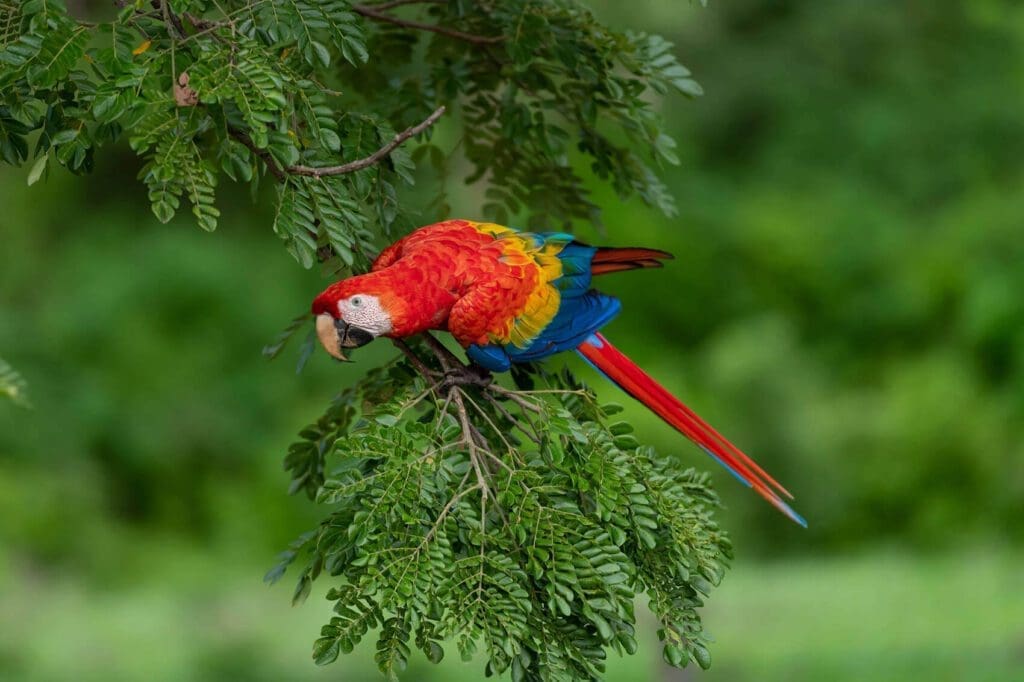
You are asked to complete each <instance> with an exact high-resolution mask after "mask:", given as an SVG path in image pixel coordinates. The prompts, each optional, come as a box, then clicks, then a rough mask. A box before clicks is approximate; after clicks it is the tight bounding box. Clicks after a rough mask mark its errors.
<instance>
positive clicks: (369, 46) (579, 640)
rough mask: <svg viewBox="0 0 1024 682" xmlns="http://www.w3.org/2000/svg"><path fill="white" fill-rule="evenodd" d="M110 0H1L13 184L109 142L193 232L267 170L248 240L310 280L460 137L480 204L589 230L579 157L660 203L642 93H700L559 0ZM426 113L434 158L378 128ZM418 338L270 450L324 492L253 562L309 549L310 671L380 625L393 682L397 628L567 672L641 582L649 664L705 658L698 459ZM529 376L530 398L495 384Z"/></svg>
mask: <svg viewBox="0 0 1024 682" xmlns="http://www.w3.org/2000/svg"><path fill="white" fill-rule="evenodd" d="M115 4H116V5H117V6H118V8H119V11H117V13H116V16H115V17H113V18H112V19H110V20H109V21H103V22H99V23H95V22H91V21H81V20H78V19H76V18H73V17H71V16H69V14H68V13H67V10H66V8H65V7H64V5H63V4H62V3H61V2H59V0H29V1H28V2H24V3H18V4H11V3H5V4H4V5H3V9H4V16H3V18H2V20H0V25H2V26H3V27H4V28H3V33H2V34H0V39H2V42H0V64H2V65H3V66H4V70H3V72H2V74H0V93H2V100H0V134H2V138H0V153H2V156H3V158H4V160H5V161H7V162H9V163H14V164H18V163H21V162H24V161H28V160H29V159H30V157H31V158H32V159H34V160H33V165H32V168H31V171H30V172H29V175H28V181H29V184H34V183H36V182H37V181H38V180H39V179H40V178H42V177H44V176H45V175H46V174H47V173H49V171H50V170H51V168H53V167H55V166H61V167H63V168H66V169H67V170H69V171H71V172H72V173H84V172H88V171H91V170H92V169H93V166H94V162H95V154H96V151H97V149H99V148H100V147H101V146H103V145H105V144H109V143H113V142H117V141H119V140H124V141H127V142H128V144H129V145H130V148H131V150H132V151H133V152H134V154H135V155H137V156H138V157H139V158H140V159H141V160H142V166H141V169H140V170H139V172H138V178H139V179H140V180H141V181H142V183H143V184H144V185H145V187H146V189H147V194H148V199H149V202H150V205H151V207H152V211H153V213H154V215H155V216H156V217H157V218H158V219H159V220H160V221H162V222H168V221H170V220H172V219H173V218H174V216H175V215H176V214H177V213H178V212H179V210H180V209H181V208H182V207H183V206H187V207H188V208H189V209H190V210H191V213H192V216H193V217H194V219H195V222H196V223H197V224H198V225H199V227H201V228H202V229H204V230H207V231H212V230H214V229H216V227H217V225H218V222H219V219H220V217H221V210H220V208H218V205H217V196H218V195H217V193H218V184H219V183H220V181H221V180H222V179H223V178H224V177H227V178H229V179H231V180H233V181H235V182H237V183H241V184H247V185H248V186H249V187H250V188H251V189H252V191H253V192H254V193H257V192H259V189H260V186H261V184H262V183H263V182H264V181H265V180H267V179H270V180H272V181H273V184H274V185H275V187H274V191H275V192H276V210H275V215H274V219H273V223H272V226H273V230H274V232H275V233H276V234H277V235H278V236H279V237H280V238H281V239H282V240H283V242H284V243H285V246H286V248H287V249H288V251H289V252H290V253H291V254H292V255H293V256H294V257H295V259H296V260H297V261H298V262H299V263H301V264H302V265H303V266H304V267H306V268H309V267H311V266H312V265H313V264H314V263H315V262H316V261H318V260H319V261H327V266H328V269H329V270H331V271H333V272H334V273H339V272H341V273H349V272H353V271H360V270H363V269H365V268H366V267H367V266H368V263H369V258H370V257H371V256H372V254H373V253H374V251H375V250H376V249H377V248H378V247H379V246H380V245H381V244H382V243H384V242H385V241H386V240H387V239H388V238H391V237H394V236H396V235H397V234H398V231H399V230H404V229H407V228H408V227H410V226H411V225H413V224H415V223H414V220H415V214H414V212H413V211H412V210H411V209H410V208H409V207H408V205H407V204H406V203H405V202H402V201H400V196H399V192H400V190H401V189H402V188H403V187H407V186H409V185H412V184H413V182H414V180H415V178H416V175H414V172H415V171H416V170H417V164H419V165H421V166H423V165H429V166H430V167H431V168H432V170H433V171H434V174H435V176H437V177H438V178H439V179H440V180H442V181H441V182H440V183H439V184H440V187H441V189H440V192H439V193H438V194H437V195H436V196H435V197H434V199H433V202H432V205H433V209H432V210H434V211H435V212H437V213H439V214H446V213H447V212H448V208H447V201H448V199H447V194H446V192H445V187H446V185H445V183H444V182H443V179H444V176H445V175H446V174H447V169H448V168H449V167H450V166H451V161H452V160H453V159H452V158H451V157H453V156H457V155H459V154H461V156H462V158H463V160H464V161H465V162H467V165H468V167H469V169H470V170H469V172H468V176H467V178H466V180H467V181H468V182H470V183H474V182H477V181H480V182H483V183H485V187H486V190H485V193H484V195H485V197H486V200H485V202H484V203H483V206H482V207H481V212H482V213H483V215H484V216H485V217H489V218H493V219H496V220H499V221H503V222H504V221H508V220H509V219H510V218H511V217H512V216H513V215H522V214H528V216H529V218H528V220H527V221H526V222H527V224H528V225H530V226H552V225H553V224H561V225H563V226H566V227H571V226H572V225H573V223H574V222H576V221H579V220H584V221H591V222H594V223H597V222H598V221H599V211H598V207H597V205H596V204H595V203H594V202H593V201H592V200H591V198H590V194H589V192H590V190H589V189H588V188H587V187H585V186H584V182H583V179H582V176H581V174H580V172H579V171H578V170H577V169H578V168H579V167H581V165H589V170H590V172H591V173H593V174H594V175H595V176H597V177H598V178H600V179H603V180H606V181H607V182H608V184H609V185H610V186H611V187H612V188H613V189H614V191H615V192H616V193H617V195H618V196H620V197H623V198H626V197H629V196H632V195H637V196H639V197H640V198H641V199H642V200H643V201H645V202H646V203H648V204H650V205H652V206H654V207H657V208H658V209H660V210H661V211H662V212H663V213H664V214H666V215H672V214H673V213H674V211H675V205H674V203H673V200H672V198H671V195H670V194H669V193H668V191H667V190H666V188H665V186H664V185H663V184H662V182H661V181H660V180H659V179H658V177H657V174H656V170H658V169H661V168H663V167H664V166H665V165H666V164H668V165H671V164H677V163H678V158H677V156H676V153H675V147H676V143H675V141H674V140H673V139H672V138H671V137H670V136H669V135H668V134H667V133H666V132H664V131H663V129H662V126H661V122H660V119H659V117H658V115H657V114H656V112H655V107H654V104H653V102H654V100H655V98H657V97H660V96H662V95H665V94H667V93H668V92H670V91H676V92H678V93H682V94H684V95H689V96H694V95H698V94H700V92H701V91H700V87H699V86H698V85H697V84H696V82H695V81H693V80H692V78H691V74H690V72H689V71H688V70H687V69H686V68H685V67H683V66H682V65H681V64H679V63H678V61H677V60H676V58H675V56H674V55H673V53H672V46H671V44H670V43H669V42H667V41H666V40H664V39H663V38H661V37H658V36H653V35H648V34H645V33H632V32H629V33H624V32H619V31H615V30H612V29H610V28H608V27H607V26H605V25H603V24H602V23H600V22H598V21H597V20H596V19H595V18H594V16H593V15H592V14H591V13H590V12H589V11H588V10H586V9H585V8H584V7H582V6H581V5H580V4H578V3H577V2H575V1H574V0H553V1H551V2H538V1H537V0H514V1H511V2H501V3H491V2H482V3H466V2H463V1H462V0H451V1H450V2H432V1H430V0H422V1H419V2H415V1H408V0H406V1H399V2H383V3H379V4H376V5H362V4H357V3H350V2H347V1H345V0H331V1H329V2H307V1H305V0H281V1H279V0H254V1H251V2H243V1H238V0H235V1H225V2H217V1H216V0H212V1H207V0H156V1H155V2H143V1H142V0H136V1H135V2H128V1H122V2H117V3H115ZM413 17H415V18H413ZM446 111H447V112H448V113H449V115H450V117H452V118H456V119H457V120H458V122H459V123H460V124H461V130H462V132H461V133H458V139H457V142H456V145H455V149H453V150H452V151H451V152H446V151H445V150H444V149H442V148H441V147H440V146H439V145H435V144H421V145H420V146H419V147H418V148H416V149H415V151H413V152H410V151H409V150H407V149H406V148H405V147H404V146H403V144H404V143H405V142H407V141H408V140H409V139H410V138H413V137H416V136H420V135H424V134H429V131H430V130H431V128H432V126H433V125H434V124H435V123H436V122H437V120H438V119H439V118H440V117H441V116H442V114H444V113H445V112H446ZM30 139H34V148H33V149H32V150H31V153H30V144H29V141H30ZM456 160H457V159H456ZM299 326H301V325H300V324H293V325H292V326H291V327H289V331H288V332H286V333H285V334H284V335H283V336H282V337H281V338H280V339H279V340H278V341H276V342H275V343H274V344H273V345H272V346H271V347H269V348H268V349H267V351H266V352H267V354H268V355H276V354H277V353H278V352H279V351H280V349H281V347H282V346H283V344H284V343H285V342H286V341H287V338H288V336H289V334H290V333H291V332H293V331H295V330H297V329H298V328H299ZM432 344H433V345H432ZM310 347H311V346H308V345H307V348H310ZM438 348H439V347H438V346H436V343H435V342H433V340H432V339H428V342H427V345H426V346H425V347H418V348H417V349H416V350H408V349H406V350H407V354H408V359H407V360H406V361H405V362H404V363H402V364H399V365H394V366H392V367H390V368H389V369H388V370H387V371H377V372H371V373H370V374H369V375H368V377H367V378H366V379H364V380H363V381H362V382H360V384H359V385H358V387H356V388H354V389H351V390H349V391H346V392H344V393H343V394H342V395H341V396H340V397H339V398H338V399H337V401H336V402H335V404H334V405H333V406H332V407H331V409H330V410H329V411H328V412H327V414H325V415H324V417H323V418H321V419H320V420H319V421H318V422H317V424H316V425H314V426H313V427H310V429H308V430H307V431H305V432H303V434H302V435H301V438H302V439H301V440H300V442H299V443H297V444H295V445H294V446H293V447H292V448H291V450H290V451H289V455H288V458H287V461H286V464H287V465H288V467H289V468H290V469H291V471H292V473H293V483H292V490H293V491H297V490H300V489H301V490H305V491H306V492H307V494H309V495H310V496H311V497H313V498H315V499H316V500H317V502H318V503H320V504H322V505H326V506H328V508H329V510H330V511H329V512H328V513H327V517H326V519H325V520H324V521H323V522H322V523H321V524H320V526H319V527H318V528H317V530H316V531H315V532H314V533H312V534H310V535H308V536H306V537H305V539H304V540H302V541H300V542H299V543H298V544H297V545H296V546H295V547H294V548H293V549H292V550H291V551H290V552H289V553H288V554H287V556H286V561H285V564H284V565H283V566H282V567H280V568H279V569H277V571H276V572H275V573H274V576H279V574H280V572H281V571H283V570H284V566H286V565H287V563H289V562H290V561H292V560H294V559H295V558H296V557H297V556H298V555H300V554H303V553H305V554H308V555H309V556H310V563H309V564H308V566H307V568H305V569H304V570H303V572H302V573H301V575H300V579H299V588H298V590H297V593H296V598H297V599H301V598H302V597H304V596H305V595H306V594H307V593H308V592H309V590H310V586H311V583H312V581H313V580H314V579H316V578H317V577H318V576H319V575H320V574H321V573H322V572H326V573H328V574H330V575H332V576H335V578H336V582H335V587H334V589H333V590H332V591H331V593H330V595H329V597H330V598H331V599H332V600H334V601H336V602H337V607H336V609H335V610H336V613H337V615H336V617H334V618H333V619H332V620H331V622H330V623H329V624H328V625H326V626H325V627H324V630H323V632H322V635H323V636H322V638H321V639H320V640H318V642H317V643H316V646H315V648H314V658H315V660H316V661H317V662H318V663H327V662H331V661H333V660H334V659H335V658H336V657H337V656H338V654H339V652H341V651H350V650H351V648H352V647H353V646H354V644H355V643H356V642H357V641H358V640H359V639H360V638H361V637H362V636H363V635H364V634H365V633H366V632H367V631H368V630H369V629H370V628H371V627H377V628H379V630H380V632H379V635H378V640H377V650H378V654H377V661H378V665H379V667H380V669H381V670H382V671H384V672H385V673H387V674H388V675H389V676H391V677H394V676H395V675H396V674H397V673H398V672H399V671H400V670H402V669H403V668H404V667H405V664H406V661H407V659H408V656H409V652H410V643H412V644H414V645H415V646H417V647H418V648H419V649H421V650H422V651H423V652H424V653H425V654H426V656H427V657H428V659H430V660H432V661H436V660H439V658H440V657H441V656H442V655H443V648H442V642H443V641H444V640H447V639H454V640H455V641H456V644H457V646H458V648H459V649H460V652H461V653H462V655H463V656H464V657H469V656H471V655H472V654H473V652H474V651H475V648H476V646H477V644H478V643H482V644H483V649H484V654H485V656H486V659H487V664H486V666H487V672H488V673H498V672H502V671H505V670H511V673H512V677H513V679H517V680H518V679H580V678H594V677H598V676H599V675H600V674H601V672H602V670H603V663H602V661H603V659H604V657H605V656H606V650H607V649H610V648H611V649H615V650H617V651H620V652H622V651H625V652H629V653H633V652H634V651H635V650H636V647H637V643H636V639H635V637H634V634H635V617H634V612H633V601H634V597H635V596H636V595H637V594H639V593H641V592H642V593H646V594H647V595H648V597H649V599H650V604H651V608H652V610H653V611H654V612H655V613H656V614H657V616H658V618H659V619H660V621H661V625H662V627H661V629H660V630H659V636H660V637H661V639H662V641H663V642H664V656H665V659H666V661H668V662H669V663H670V664H672V665H677V666H683V665H686V664H687V662H688V661H690V660H693V661H696V662H697V663H699V664H700V665H701V666H703V667H706V666H707V665H708V662H709V657H708V653H707V650H706V648H705V643H706V642H705V638H704V636H703V633H702V630H701V622H700V618H699V617H698V614H697V608H698V607H699V606H701V605H702V600H703V598H704V596H705V595H706V594H707V593H708V591H709V590H710V588H711V586H712V585H713V584H716V583H717V582H718V581H719V579H720V578H721V576H722V573H723V571H724V569H725V565H726V562H727V560H728V557H729V552H730V549H729V543H728V541H727V540H726V539H725V537H724V536H723V535H722V533H721V532H720V531H719V530H718V527H717V526H716V524H715V523H714V521H713V520H712V519H711V510H712V508H713V507H714V506H715V505H716V499H715V497H714V495H713V494H712V493H711V492H710V490H709V488H708V487H707V480H706V479H705V477H704V476H702V475H700V474H697V473H696V472H693V471H688V472H679V471H676V470H675V468H674V466H673V465H672V464H671V463H670V462H669V461H668V460H666V459H665V458H663V457H660V456H658V455H656V454H655V453H654V452H653V450H651V449H649V448H642V447H640V446H639V444H638V443H637V442H636V440H635V439H634V438H633V437H632V436H631V435H630V434H629V432H630V430H631V429H630V427H629V426H628V424H626V423H624V422H618V423H608V420H607V417H608V416H609V415H610V414H611V413H612V410H611V409H610V408H598V407H597V406H596V404H595V402H594V398H593V396H592V394H591V393H590V392H589V391H588V390H587V389H585V388H584V387H582V386H580V385H577V384H576V383H575V380H574V379H573V378H572V377H571V376H570V375H567V374H566V375H552V374H549V373H547V372H546V371H544V370H542V369H540V368H532V369H529V370H523V372H521V373H520V374H519V375H518V376H517V382H518V383H519V384H520V386H519V389H520V390H511V389H507V388H502V387H500V386H498V385H497V384H494V383H488V382H485V381H482V380H481V378H480V377H478V376H475V375H472V374H471V373H469V374H467V372H468V371H469V370H467V369H466V368H465V366H464V365H462V363H461V362H460V361H458V360H457V359H455V358H454V357H452V356H450V355H445V353H443V352H441V351H439V350H438ZM428 350H430V351H431V352H432V353H433V355H431V352H427V351H428ZM306 357H308V351H307V352H304V353H303V359H302V360H300V366H301V364H302V363H303V362H304V361H305V358H306ZM424 363H427V364H424ZM535 381H540V382H543V383H544V385H545V386H546V389H544V391H542V392H540V393H537V394H534V393H532V392H531V391H529V390H522V389H523V387H524V386H526V385H527V384H531V383H532V382H535ZM540 424H543V428H541V427H540V426H539V425H540Z"/></svg>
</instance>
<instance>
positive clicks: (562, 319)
mask: <svg viewBox="0 0 1024 682" xmlns="http://www.w3.org/2000/svg"><path fill="white" fill-rule="evenodd" d="M621 309H622V304H621V303H620V302H619V300H618V299H617V298H614V297H612V296H608V295H606V294H601V293H598V292H596V291H590V292H586V293H584V294H574V295H572V296H564V297H563V298H562V302H561V306H560V308H559V310H558V312H557V313H556V314H555V316H554V318H553V319H552V320H551V322H549V323H548V324H547V325H546V326H545V327H544V329H542V330H541V331H540V333H539V334H537V335H536V336H535V337H534V338H533V339H532V340H531V341H530V342H529V343H527V344H526V345H525V346H522V347H519V346H516V345H514V344H496V343H489V344H486V345H479V344H473V345H471V346H469V347H467V348H466V354H467V355H468V356H469V358H470V359H471V360H473V361H474V362H476V363H477V364H478V365H481V366H483V367H486V368H487V369H489V370H492V371H495V372H504V371H506V370H508V368H509V367H510V366H511V364H512V363H513V362H533V361H535V360H540V359H543V358H546V357H548V356H549V355H554V354H555V353H561V352H562V351H566V350H572V349H574V348H576V347H577V346H579V345H580V344H581V343H583V342H584V341H586V340H587V338H588V337H589V336H590V335H591V334H593V333H594V332H596V331H597V330H598V329H600V328H601V327H603V326H604V325H606V324H608V322H610V321H611V320H612V318H614V317H615V316H616V315H618V314H619V311H620V310H621Z"/></svg>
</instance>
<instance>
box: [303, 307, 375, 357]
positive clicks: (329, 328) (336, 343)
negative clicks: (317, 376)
mask: <svg viewBox="0 0 1024 682" xmlns="http://www.w3.org/2000/svg"><path fill="white" fill-rule="evenodd" d="M316 335H317V337H319V339H320V345H321V346H323V347H324V350H326V351H327V353H328V354H329V355H330V356H331V357H334V358H337V359H338V360H341V361H343V362H348V358H346V357H345V355H344V353H342V352H341V349H342V348H358V347H359V346H365V345H366V344H368V343H370V341H373V334H371V333H370V332H368V331H366V330H365V329H360V328H359V327H355V326H353V325H351V324H349V323H348V322H345V321H344V320H339V319H336V318H335V317H333V316H331V315H329V314H328V313H320V314H319V315H317V316H316Z"/></svg>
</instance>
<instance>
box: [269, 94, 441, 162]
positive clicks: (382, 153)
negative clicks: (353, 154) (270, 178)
mask: <svg viewBox="0 0 1024 682" xmlns="http://www.w3.org/2000/svg"><path fill="white" fill-rule="evenodd" d="M444 112H445V107H444V105H441V106H439V107H438V108H437V109H435V110H434V113H432V114H430V116H427V117H426V118H425V119H424V120H423V121H422V122H421V123H418V124H416V125H414V126H412V127H411V128H406V129H405V130H403V131H402V132H400V133H398V134H397V135H395V137H394V139H393V140H391V141H390V142H388V143H387V144H386V145H384V146H383V147H381V148H380V149H378V150H377V151H375V152H374V153H372V154H370V155H369V156H367V157H366V158H362V159H356V160H355V161H349V162H348V163H344V164H342V165H340V166H324V167H319V168H317V167H313V166H288V167H287V168H286V169H285V170H286V171H287V172H288V173H291V174H292V175H306V176H310V177H314V178H321V177H324V176H326V175H344V174H345V173H354V172H356V171H359V170H362V169H364V168H367V167H369V166H372V165H373V164H375V163H377V162H378V161H381V160H382V159H383V158H384V157H386V156H387V155H388V154H390V153H391V152H393V151H394V150H395V149H396V148H397V147H398V146H399V145H400V144H402V143H403V142H405V141H406V140H408V139H409V138H410V137H413V136H415V135H419V134H420V133H422V132H423V131H424V130H426V129H427V128H429V127H430V126H432V125H434V124H435V123H437V119H439V118H441V115H442V114H443V113H444Z"/></svg>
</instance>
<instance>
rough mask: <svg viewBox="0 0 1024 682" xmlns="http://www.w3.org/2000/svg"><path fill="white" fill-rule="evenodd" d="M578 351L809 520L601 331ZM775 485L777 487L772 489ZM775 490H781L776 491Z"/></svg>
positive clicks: (747, 480)
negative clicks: (611, 342)
mask: <svg viewBox="0 0 1024 682" xmlns="http://www.w3.org/2000/svg"><path fill="white" fill-rule="evenodd" d="M576 350H577V352H579V354H580V355H581V356H583V358H584V359H585V360H587V362H589V363H590V364H591V365H593V366H594V367H595V368H596V369H597V370H598V371H600V372H601V373H602V374H604V375H605V376H606V377H608V378H609V379H610V380H611V381H612V382H613V383H615V384H616V385H617V386H619V388H621V389H622V390H624V391H625V392H626V393H628V394H630V395H631V396H633V397H634V398H636V399H637V400H639V401H640V402H641V403H643V404H644V405H646V406H647V408H648V409H650V410H651V411H652V412H654V413H655V414H656V415H658V416H659V417H661V418H662V419H664V420H665V421H666V422H668V424H669V425H671V426H672V427H674V428H675V429H676V430H677V431H679V432H680V433H682V434H683V435H684V436H686V437H687V438H689V439H690V440H691V441H693V442H694V443H696V444H697V445H699V446H700V447H701V449H703V450H704V451H705V452H707V453H708V454H709V455H711V456H712V457H714V458H715V460H717V461H718V463H719V464H721V465H722V466H724V467H725V468H726V469H728V470H729V471H730V472H731V473H732V474H733V475H734V476H735V477H736V478H738V479H739V480H740V481H742V482H743V483H744V484H746V485H747V486H748V487H751V488H753V489H754V490H755V491H756V492H757V494H759V495H760V496H761V497H763V498H764V499H766V500H768V502H770V503H771V504H772V505H773V506H774V507H775V508H776V509H778V510H779V511H781V512H782V513H783V514H785V515H786V516H788V517H789V518H790V519H792V520H793V521H795V522H796V523H798V524H800V525H801V526H803V527H804V528H806V527H807V522H806V521H805V520H804V519H803V517H801V516H800V515H799V514H797V513H796V512H795V511H793V509H792V508H791V507H790V506H789V505H788V504H786V502H785V501H783V499H782V498H781V497H780V496H779V493H782V494H783V495H785V496H786V497H788V498H790V499H793V495H791V494H790V492H789V491H788V490H786V489H785V488H783V487H782V486H781V485H779V483H778V482H777V481H776V480H775V479H774V478H772V477H771V476H769V475H768V473H767V472H765V470H764V469H762V468H761V467H760V466H758V465H757V463H756V462H754V460H752V459H750V457H748V456H747V455H745V454H744V453H743V452H742V451H741V450H740V449H739V448H737V447H736V446H735V445H733V444H732V443H730V442H729V441H728V440H726V438H725V437H724V436H722V434H720V433H718V431H716V430H715V429H713V428H712V427H711V426H710V425H708V423H707V422H705V421H704V420H703V419H701V418H700V417H698V416H697V414H696V413H694V411H693V410H691V409H690V408H689V407H687V406H686V405H684V404H683V403H682V402H681V401H680V400H679V399H678V398H676V397H675V396H674V395H672V394H671V393H669V392H668V389H666V388H665V387H664V386H662V385H661V384H659V383H658V382H657V381H655V380H654V379H653V378H651V377H650V375H648V374H647V373H646V372H644V371H643V370H642V369H640V368H639V367H637V365H636V364H635V363H634V362H633V361H632V360H630V359H629V358H628V357H626V356H625V355H624V354H623V353H622V352H621V351H619V350H618V349H617V348H615V346H613V345H612V344H610V343H609V342H608V340H607V339H605V338H604V337H603V336H602V335H601V334H597V333H595V334H593V335H591V336H590V338H588V339H587V340H586V341H584V342H583V343H582V344H580V345H579V347H577V349H576ZM772 488H775V490H772ZM776 490H777V491H778V492H776Z"/></svg>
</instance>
